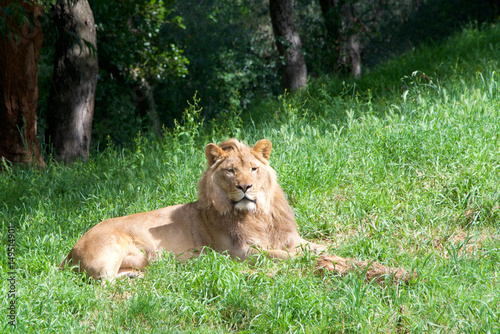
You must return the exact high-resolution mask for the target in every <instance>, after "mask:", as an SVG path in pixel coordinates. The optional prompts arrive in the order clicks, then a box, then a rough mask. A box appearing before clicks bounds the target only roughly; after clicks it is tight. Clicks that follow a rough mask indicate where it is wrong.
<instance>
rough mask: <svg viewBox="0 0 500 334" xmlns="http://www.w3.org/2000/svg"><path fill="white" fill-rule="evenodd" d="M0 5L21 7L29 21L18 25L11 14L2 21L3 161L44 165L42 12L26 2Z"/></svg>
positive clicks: (0, 138)
mask: <svg viewBox="0 0 500 334" xmlns="http://www.w3.org/2000/svg"><path fill="white" fill-rule="evenodd" d="M0 6H1V7H2V8H6V7H10V9H13V10H16V8H17V9H19V8H20V7H22V8H23V9H24V11H25V12H26V14H27V15H26V16H25V18H26V19H27V20H29V22H24V23H22V24H21V26H19V23H18V21H17V20H16V19H15V18H14V17H13V16H12V15H11V16H7V17H2V18H1V19H0V20H3V19H5V26H4V28H6V29H3V31H2V32H0V159H1V158H5V159H7V160H9V161H11V162H13V163H37V164H40V165H44V162H43V158H42V155H41V154H40V145H39V144H38V140H37V137H36V133H37V124H36V122H37V118H36V109H37V100H38V59H39V57H40V48H41V47H42V41H43V33H42V27H41V25H40V22H39V20H38V18H39V17H40V16H41V15H42V14H43V9H42V8H41V7H40V6H37V5H33V4H31V3H28V2H24V1H19V2H16V3H13V1H0ZM20 15H21V16H23V15H22V14H20ZM23 17H24V16H23Z"/></svg>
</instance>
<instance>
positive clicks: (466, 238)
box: [0, 27, 500, 333]
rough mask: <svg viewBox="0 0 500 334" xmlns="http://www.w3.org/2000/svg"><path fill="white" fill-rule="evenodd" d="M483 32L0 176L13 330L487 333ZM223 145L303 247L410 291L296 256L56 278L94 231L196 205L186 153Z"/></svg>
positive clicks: (495, 203)
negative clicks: (113, 278) (201, 120)
mask: <svg viewBox="0 0 500 334" xmlns="http://www.w3.org/2000/svg"><path fill="white" fill-rule="evenodd" d="M499 34H500V30H499V29H498V27H492V28H491V29H487V30H485V31H483V32H478V31H476V30H466V31H465V32H464V33H463V34H462V35H460V36H456V37H454V38H452V39H451V40H450V41H449V42H448V43H446V44H443V45H440V46H436V47H434V48H423V49H421V50H417V51H415V52H414V53H411V54H408V55H405V56H403V57H402V58H399V59H396V60H393V61H392V62H390V63H388V64H387V65H386V66H385V67H381V68H379V69H375V70H373V71H372V73H371V74H368V75H367V76H366V77H365V78H364V79H362V80H361V81H360V82H358V83H357V84H356V85H353V84H351V83H344V84H342V83H341V82H339V81H338V80H337V79H330V80H326V79H321V80H318V81H316V82H314V83H312V84H311V85H310V89H309V91H307V92H303V93H301V94H298V95H296V96H289V95H287V96H283V97H281V98H280V99H276V100H272V101H263V102H262V103H260V104H259V105H258V106H257V105H256V106H255V109H253V110H251V111H250V112H249V114H248V115H245V116H244V117H243V120H244V121H245V122H244V124H243V126H242V128H241V129H225V127H226V126H227V123H221V124H217V123H215V124H213V125H208V126H204V127H201V128H199V127H197V125H196V122H191V123H189V122H185V123H183V124H184V125H183V126H182V129H181V128H178V131H177V132H176V131H173V132H171V133H170V134H167V135H166V136H165V138H164V139H163V140H160V141H158V140H153V139H150V138H146V137H143V136H141V135H138V136H137V139H136V142H135V146H134V147H131V148H128V149H119V148H116V147H112V146H110V147H108V148H107V149H106V150H104V151H103V152H100V153H94V154H93V155H92V156H91V158H90V160H89V161H88V162H84V163H82V162H76V163H75V164H73V165H72V166H64V165H60V164H58V163H55V162H52V161H49V163H48V167H47V169H45V170H37V169H23V168H11V169H8V170H7V171H5V172H4V173H2V174H1V175H0V222H1V224H2V233H3V234H2V235H3V236H4V237H3V238H2V245H3V246H5V245H7V239H6V237H5V236H6V232H4V231H7V228H8V226H9V225H13V226H15V227H16V232H15V239H16V240H15V241H16V255H15V261H16V268H17V271H16V297H17V299H16V310H17V314H16V320H17V330H18V331H19V332H23V333H24V332H41V333H43V332H61V333H63V332H64V333H67V332H74V333H81V332H98V333H100V332H105V333H107V332H155V333H160V332H162V333H176V332H178V333H180V332H189V333H191V332H194V333H228V332H247V333H264V332H265V333H287V332H290V333H291V332H305V333H323V332H356V333H358V332H362V333H363V332H365V333H374V332H383V333H391V332H392V333H396V332H405V331H406V332H411V333H418V332H446V333H447V332H470V333H486V332H488V331H490V332H491V333H495V332H498V331H499V330H500V320H499V319H500V306H499V305H500V292H499V291H500V289H499V288H498V286H499V271H498V268H499V267H500V204H499V202H500V158H499V157H500V141H499V136H500V91H499V82H500V78H499V74H498V69H499V68H500V64H499V61H500V59H499V58H498V54H500V50H499V46H498V43H496V44H495V43H493V42H492V41H493V40H496V41H498V39H499ZM464 50H470V52H469V53H467V55H466V56H465V55H464V56H463V55H462V54H463V52H464ZM454 53H456V54H458V56H456V54H454ZM440 55H441V56H440ZM457 59H458V60H457ZM424 73H425V74H424ZM424 75H425V76H424ZM195 110H196V107H195V106H193V107H191V109H190V113H191V114H192V115H195V114H196V113H195V112H194V111H195ZM233 124H238V122H234V123H233ZM225 133H232V134H240V137H241V138H240V139H242V140H243V141H245V142H247V143H249V144H253V143H254V142H256V141H257V140H258V139H261V138H268V139H270V140H271V141H272V143H273V153H272V155H271V164H272V166H274V168H275V169H276V171H277V173H278V177H279V180H280V183H281V185H282V186H283V188H284V190H285V192H286V193H287V196H288V198H289V201H290V203H291V204H292V207H293V209H294V210H295V212H296V216H297V221H298V224H299V228H300V232H301V234H302V235H304V237H305V238H308V239H314V240H316V241H317V242H320V243H323V244H326V245H329V248H330V251H331V252H334V253H337V254H339V255H342V256H348V257H353V258H359V259H362V260H368V261H370V260H376V261H379V262H381V263H384V264H387V265H395V266H402V267H404V268H406V269H408V270H411V269H415V270H416V271H417V272H418V273H419V279H418V281H417V282H416V283H415V284H412V285H410V286H406V285H399V286H398V285H379V284H377V283H374V282H365V281H363V278H362V277H360V276H359V275H357V274H350V275H348V276H347V277H344V278H339V277H335V276H334V275H328V274H327V275H326V276H321V275H318V274H316V273H315V272H314V261H313V259H311V258H310V257H304V258H297V259H293V260H288V261H282V262H280V261H272V260H269V259H267V258H265V257H263V256H262V257H259V258H256V259H253V260H252V261H247V262H235V261H232V260H231V259H229V258H228V257H226V256H224V255H221V254H217V253H213V252H209V253H208V254H206V255H204V256H202V257H201V258H200V259H196V260H191V261H188V262H186V263H180V262H177V261H176V260H175V259H174V258H173V257H172V256H170V255H169V254H165V255H164V256H163V258H162V260H161V261H159V262H157V263H154V264H153V265H152V266H150V267H149V269H148V272H147V273H146V275H145V277H144V278H140V279H136V280H129V279H125V280H118V281H117V282H116V284H113V285H105V286H101V285H99V284H87V283H84V282H83V281H82V279H81V277H80V276H78V275H76V274H74V273H72V272H70V271H58V270H57V269H56V268H57V266H58V264H59V263H60V261H61V260H62V259H63V258H64V256H65V255H66V254H67V252H68V251H69V250H70V249H71V247H72V246H73V244H74V243H75V242H76V240H78V238H79V237H80V236H81V235H82V234H83V233H84V232H85V231H87V230H88V229H89V228H90V227H92V226H93V225H95V224H96V223H97V222H99V221H101V220H103V219H106V218H110V217H115V216H119V215H126V214H131V213H134V212H140V211H146V210H153V209H156V208H159V207H163V206H167V205H171V204H176V203H185V202H189V201H193V200H196V196H197V195H196V186H197V181H198V179H199V177H200V176H201V173H202V172H203V170H204V168H205V158H204V153H203V149H204V145H206V144H207V143H208V142H211V141H216V142H218V141H221V140H223V139H227V138H225V135H224V134H225ZM1 254H2V255H1V257H0V265H1V268H2V285H1V286H2V295H4V296H6V295H7V291H8V289H9V286H8V283H7V282H6V280H5V279H4V278H6V279H7V278H9V274H8V272H9V269H8V264H7V257H6V254H5V252H2V253H1ZM8 302H9V299H8V298H4V299H3V300H2V308H1V311H0V315H1V316H0V319H1V320H2V323H0V328H2V329H3V330H5V331H7V330H12V327H11V326H10V325H8V324H7V320H8V319H7V312H6V310H7V305H8Z"/></svg>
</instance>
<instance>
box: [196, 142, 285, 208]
mask: <svg viewBox="0 0 500 334" xmlns="http://www.w3.org/2000/svg"><path fill="white" fill-rule="evenodd" d="M270 153H271V142H269V141H268V140H265V139H263V140H261V141H259V142H258V143H257V144H256V145H255V146H254V147H253V148H249V147H247V146H245V145H243V144H241V143H240V142H238V141H237V140H235V139H231V140H228V141H226V142H223V143H221V144H220V145H219V146H218V145H215V144H209V145H207V147H206V149H205V154H206V156H207V159H208V163H209V168H208V170H207V172H206V173H205V177H204V178H203V179H202V181H201V184H200V199H202V196H205V197H207V199H208V200H209V202H210V203H211V204H212V205H213V206H214V207H215V208H216V209H218V211H219V212H220V213H227V212H229V211H231V210H232V209H235V210H237V211H240V212H244V211H248V212H252V213H254V212H256V211H258V210H264V211H267V209H266V208H268V207H269V203H268V202H269V198H270V194H269V192H270V188H271V184H272V182H273V181H274V180H275V173H274V170H273V169H272V168H271V167H269V164H268V159H269V154H270ZM204 183H206V184H204ZM202 192H204V193H203V194H202Z"/></svg>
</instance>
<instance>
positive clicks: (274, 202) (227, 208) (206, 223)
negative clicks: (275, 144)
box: [60, 139, 326, 281]
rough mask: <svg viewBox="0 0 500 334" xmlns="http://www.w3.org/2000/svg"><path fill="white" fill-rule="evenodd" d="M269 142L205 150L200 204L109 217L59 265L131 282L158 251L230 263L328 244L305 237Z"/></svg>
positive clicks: (317, 250) (229, 143)
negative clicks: (224, 258)
mask: <svg viewBox="0 0 500 334" xmlns="http://www.w3.org/2000/svg"><path fill="white" fill-rule="evenodd" d="M271 147H272V145H271V142H270V141H269V140H267V139H262V140H260V141H258V142H257V143H256V144H255V145H254V146H253V147H252V148H250V147H248V146H246V145H245V144H243V143H241V142H239V141H238V140H236V139H230V140H227V141H224V142H222V143H220V144H219V145H216V144H213V143H211V144H208V145H207V146H206V148H205V156H206V158H207V162H208V167H207V169H206V171H205V172H204V174H203V176H202V178H201V181H200V182H199V186H198V200H197V201H195V202H192V203H187V204H178V205H173V206H168V207H165V208H162V209H158V210H154V211H149V212H142V213H136V214H132V215H128V216H124V217H118V218H112V219H107V220H104V221H102V222H100V223H99V224H97V225H95V226H94V227H92V228H91V229H90V230H89V231H88V232H87V233H85V234H84V235H83V236H82V237H81V238H80V239H79V240H78V241H77V242H76V244H75V246H74V247H73V248H72V249H71V251H70V252H69V255H68V256H67V257H66V258H65V259H64V260H63V262H62V263H61V265H60V268H62V267H64V266H65V265H71V266H74V268H75V269H76V270H77V271H81V272H85V273H86V275H87V276H88V277H91V278H93V279H96V280H105V281H112V280H113V279H115V278H117V277H119V276H123V275H125V276H129V277H135V276H137V274H138V272H140V271H141V270H143V269H144V268H145V267H146V266H147V265H148V264H149V263H150V262H151V261H153V260H155V259H156V258H157V257H158V254H160V253H161V252H162V251H168V252H173V253H174V254H175V255H176V257H177V258H178V259H179V260H187V259H189V258H192V257H197V256H199V254H200V253H202V252H203V251H204V250H205V249H206V248H207V247H210V248H211V249H213V250H215V251H217V252H222V253H224V252H227V254H229V256H231V257H232V258H234V259H239V260H245V259H247V258H248V257H250V256H252V255H254V254H258V253H265V254H266V255H267V256H269V257H271V258H277V259H286V258H291V257H293V256H296V255H297V254H300V253H301V252H303V251H304V250H305V249H309V250H310V251H311V252H314V253H321V252H323V251H325V250H326V247H324V246H322V245H318V244H315V243H312V242H308V241H306V240H304V239H302V238H301V237H300V235H299V233H298V229H297V224H296V222H295V217H294V213H293V210H292V208H291V207H290V205H289V204H288V202H287V199H286V196H285V193H284V192H283V190H282V188H281V186H280V185H279V184H278V181H277V177H276V172H275V171H274V169H273V168H271V166H270V165H269V156H270V154H271Z"/></svg>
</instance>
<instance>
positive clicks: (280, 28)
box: [269, 0, 307, 91]
mask: <svg viewBox="0 0 500 334" xmlns="http://www.w3.org/2000/svg"><path fill="white" fill-rule="evenodd" d="M269 11H270V14H271V23H272V25H273V31H274V38H275V40H276V47H277V48H278V52H279V55H280V58H281V59H282V61H281V73H282V80H283V86H284V88H285V89H288V90H291V91H296V90H298V89H300V88H302V87H304V86H305V85H306V84H307V68H306V62H305V60H304V55H303V54H302V53H301V48H302V44H301V42H300V36H299V33H298V31H297V28H296V27H295V24H294V23H293V8H292V2H291V0H270V1H269Z"/></svg>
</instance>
